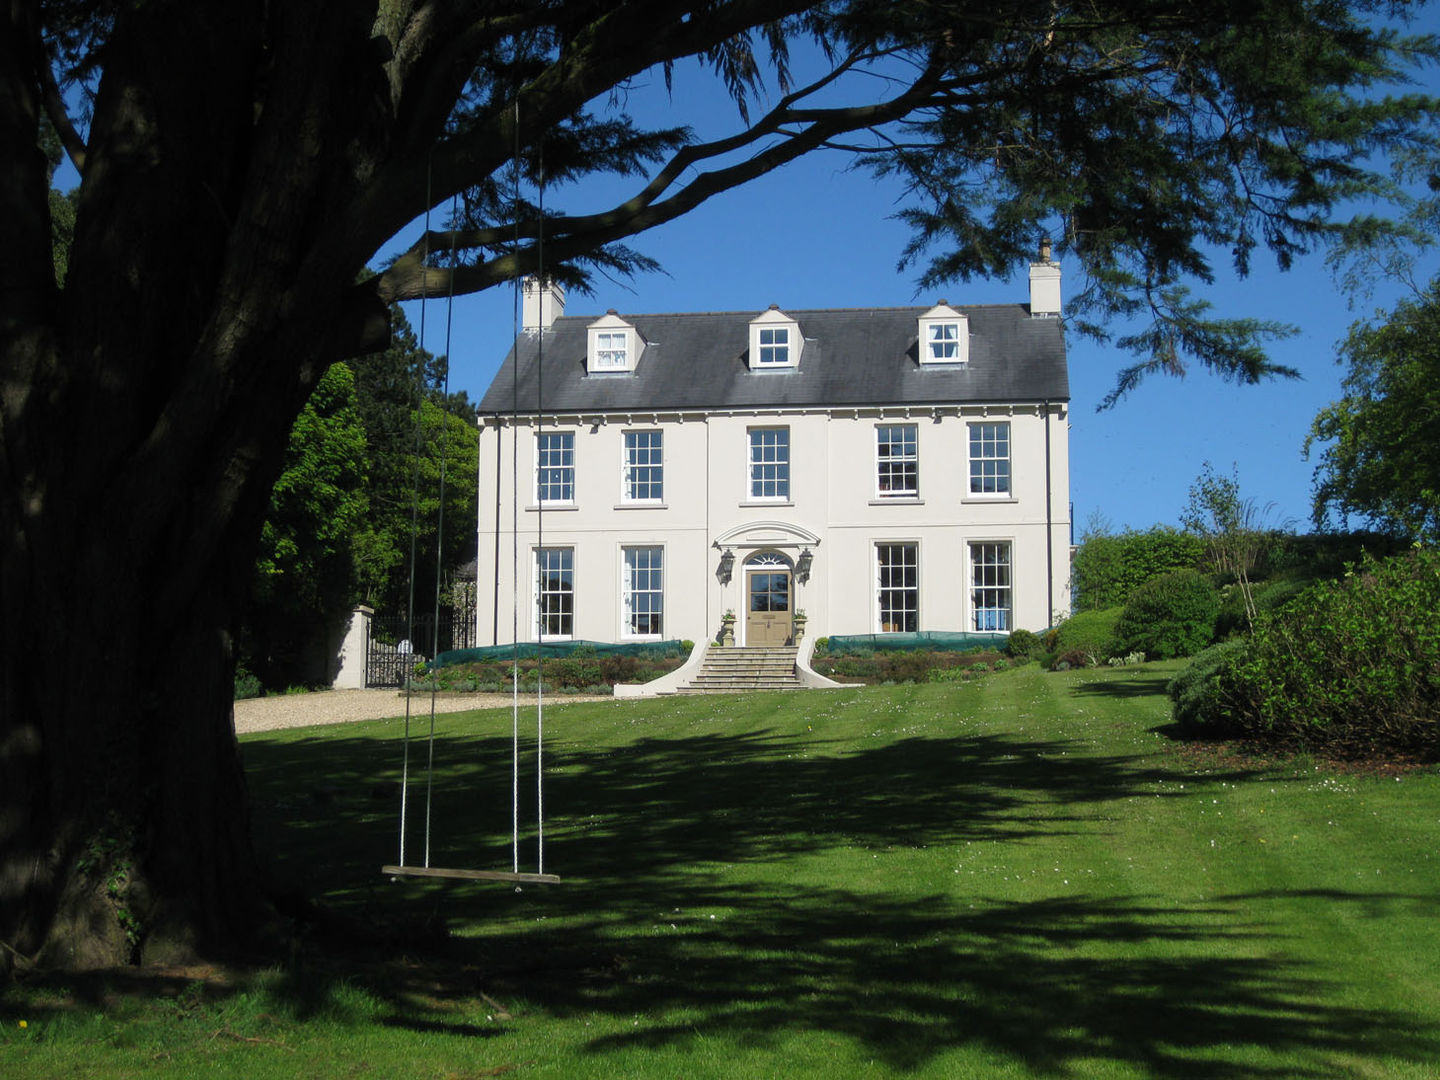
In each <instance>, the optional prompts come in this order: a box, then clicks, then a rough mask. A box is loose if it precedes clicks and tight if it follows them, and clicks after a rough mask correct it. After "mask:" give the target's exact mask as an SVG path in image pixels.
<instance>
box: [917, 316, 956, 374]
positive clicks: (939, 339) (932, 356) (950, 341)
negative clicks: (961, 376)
mask: <svg viewBox="0 0 1440 1080" xmlns="http://www.w3.org/2000/svg"><path fill="white" fill-rule="evenodd" d="M926 329H927V330H929V333H928V334H927V335H926V336H925V345H926V350H925V352H926V356H925V361H926V363H929V364H958V363H959V362H960V324H959V323H958V322H954V321H950V322H933V323H931V324H930V325H929V326H928V327H927V328H926Z"/></svg>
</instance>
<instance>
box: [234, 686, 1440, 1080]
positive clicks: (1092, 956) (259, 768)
mask: <svg viewBox="0 0 1440 1080" xmlns="http://www.w3.org/2000/svg"><path fill="white" fill-rule="evenodd" d="M1163 681H1164V680H1163V678H1161V677H1159V676H1157V677H1155V678H1143V677H1142V678H1138V679H1135V680H1129V679H1124V680H1117V681H1113V682H1108V681H1107V682H1103V683H1098V684H1084V685H1082V686H1079V687H1077V688H1076V692H1077V693H1078V694H1081V695H1084V694H1086V693H1106V694H1119V695H1122V696H1129V695H1131V694H1137V695H1138V694H1140V693H1146V694H1153V693H1155V692H1156V686H1157V684H1162V685H1163ZM1132 683H1133V688H1132ZM1141 687H1143V689H1141ZM506 726H507V727H508V720H507V722H506ZM510 755H511V750H510V741H509V738H508V735H507V736H505V737H489V736H473V735H463V736H461V735H453V736H448V737H445V738H443V739H442V740H441V743H440V748H439V750H438V751H437V757H438V759H439V760H441V761H443V762H445V763H447V764H446V767H445V768H444V770H443V771H442V772H441V773H440V774H439V782H438V783H437V787H436V790H435V793H434V799H433V803H432V807H431V817H432V822H433V832H434V834H435V838H436V839H435V844H434V848H433V850H432V855H431V863H432V865H436V866H446V865H450V866H466V867H481V868H483V867H487V866H488V867H497V866H498V867H502V868H503V867H505V866H507V865H508V860H509V840H508V836H509V822H510V789H509V782H508V781H509V775H510V761H511V756H510ZM552 755H553V756H550V757H547V778H546V784H545V798H546V813H547V819H548V820H549V821H550V823H551V824H550V826H549V828H548V832H547V842H546V853H547V869H551V870H557V871H559V872H561V873H563V874H564V875H566V877H567V880H568V881H569V883H568V884H566V885H562V886H558V887H552V888H548V889H547V888H543V887H541V888H534V887H530V886H527V887H526V889H525V891H523V892H521V891H520V890H514V889H511V888H508V887H506V886H503V885H502V886H472V885H459V886H456V885H442V886H438V887H437V886H434V885H431V884H418V883H415V882H413V881H411V882H405V883H398V884H391V883H387V882H384V881H382V880H381V878H380V875H379V873H378V868H379V866H380V864H381V863H382V862H389V861H393V860H394V858H395V836H394V833H393V830H394V828H395V825H394V822H395V817H396V813H395V802H396V799H397V797H398V796H397V793H396V790H395V784H394V781H395V779H396V776H397V770H396V762H395V757H396V748H395V746H394V745H393V744H386V743H383V742H381V741H379V740H374V739H364V738H348V737H344V736H339V737H336V736H334V735H329V736H327V737H317V738H315V739H304V740H299V741H293V742H275V743H268V742H265V741H263V740H257V741H253V742H250V743H247V746H246V757H247V762H248V763H249V765H250V767H251V774H252V778H253V784H254V789H255V793H256V797H257V803H258V805H259V807H260V812H259V814H258V818H259V835H260V836H261V838H262V841H264V842H265V843H266V844H267V845H268V846H270V847H272V848H273V851H272V853H271V854H272V857H273V860H274V862H275V864H276V866H277V867H278V872H279V874H280V875H281V877H282V878H284V879H287V880H286V881H282V882H281V883H280V884H282V885H286V884H288V885H289V886H291V887H294V886H297V885H304V886H305V887H307V888H308V890H309V891H310V892H312V893H313V894H323V895H324V897H325V901H326V903H327V904H332V905H334V906H335V907H336V908H338V909H339V910H341V911H343V912H345V913H347V914H348V915H350V916H352V917H353V918H354V919H356V920H357V921H361V922H363V923H364V924H365V925H366V926H368V927H370V928H371V929H372V930H373V931H375V932H376V933H377V936H378V938H379V939H380V940H381V941H384V940H386V937H385V935H386V932H387V928H389V930H390V932H391V933H392V937H391V938H390V940H391V941H392V942H393V943H396V946H397V947H396V948H395V949H394V950H393V952H394V953H397V954H398V953H400V952H401V951H402V949H401V948H400V947H398V945H399V943H400V942H405V946H404V950H403V951H404V952H405V953H406V954H407V956H408V957H409V959H408V961H406V962H403V963H402V962H399V961H398V960H394V961H393V962H391V961H386V962H384V963H381V964H378V965H375V964H371V965H369V967H368V973H367V975H366V976H365V979H366V983H367V985H371V986H373V988H374V990H375V992H377V993H379V994H381V995H382V996H383V997H384V998H385V999H386V1000H387V1001H389V1002H390V1003H391V1007H392V1008H393V1009H394V1012H395V1016H396V1017H397V1019H394V1020H392V1021H388V1022H390V1023H394V1024H397V1025H399V1026H403V1027H410V1028H413V1029H415V1030H441V1029H443V1028H445V1026H446V1025H445V1023H444V1022H443V1021H435V1020H433V1019H430V1018H429V1017H427V1016H425V1015H424V1009H423V1008H422V1007H417V1005H416V1002H417V1001H421V1002H425V1001H428V1002H432V1003H433V1002H443V1001H444V1000H446V999H451V998H453V999H455V1000H463V999H466V998H467V997H468V998H473V997H475V996H477V995H478V994H480V993H481V992H482V991H483V992H484V993H486V994H489V995H494V997H496V998H505V997H508V996H518V997H523V998H524V999H525V1000H527V1001H529V1002H531V1003H532V1006H533V1007H534V1008H537V1009H539V1010H541V1011H542V1012H543V1014H545V1015H549V1016H552V1017H557V1018H563V1017H566V1016H582V1015H583V1016H593V1015H605V1016H609V1017H612V1018H614V1019H616V1020H617V1021H618V1020H620V1019H625V1020H628V1019H629V1018H631V1017H636V1016H642V1017H648V1018H650V1020H649V1021H647V1022H646V1023H644V1024H642V1025H641V1026H639V1027H637V1028H636V1029H635V1030H634V1031H633V1032H630V1031H627V1032H626V1033H624V1034H623V1035H605V1036H601V1037H597V1038H595V1039H593V1040H592V1041H590V1042H589V1043H588V1044H586V1049H588V1051H589V1052H592V1053H595V1054H602V1055H603V1054H605V1053H607V1052H609V1051H612V1050H614V1049H616V1048H618V1047H622V1046H640V1047H646V1046H661V1045H671V1044H682V1045H683V1044H688V1043H689V1042H691V1041H692V1040H695V1039H698V1038H705V1037H712V1036H724V1037H727V1038H731V1039H733V1040H735V1041H736V1044H737V1045H751V1046H764V1045H767V1044H769V1045H779V1044H780V1043H781V1042H783V1041H784V1040H785V1039H788V1038H789V1037H791V1036H792V1035H793V1034H794V1033H796V1032H800V1031H823V1032H826V1033H831V1034H836V1035H842V1036H845V1037H847V1038H849V1039H852V1040H854V1041H856V1042H858V1043H860V1044H862V1045H863V1046H864V1048H865V1050H866V1051H867V1052H868V1053H869V1054H870V1055H872V1056H874V1057H875V1058H877V1059H879V1060H882V1061H884V1062H886V1063H888V1065H889V1066H891V1067H892V1068H895V1069H902V1070H903V1069H910V1068H917V1067H920V1066H923V1065H925V1064H926V1063H927V1062H930V1061H932V1060H934V1059H935V1058H936V1057H937V1056H939V1055H942V1054H945V1053H949V1052H952V1051H956V1050H963V1049H969V1048H974V1049H976V1050H978V1051H983V1052H988V1053H998V1054H1002V1055H1008V1056H1011V1057H1013V1058H1014V1059H1016V1060H1019V1061H1023V1062H1025V1063H1026V1064H1027V1065H1028V1067H1029V1068H1030V1069H1031V1070H1032V1071H1034V1072H1035V1073H1037V1074H1050V1073H1053V1074H1057V1075H1058V1074H1065V1073H1075V1072H1077V1071H1079V1072H1083V1071H1084V1070H1085V1068H1086V1067H1087V1065H1086V1063H1091V1062H1095V1061H1097V1060H1110V1061H1114V1062H1119V1063H1124V1064H1126V1065H1129V1066H1131V1067H1134V1068H1137V1069H1140V1070H1142V1071H1143V1072H1144V1073H1145V1074H1146V1075H1149V1076H1154V1077H1161V1078H1176V1080H1183V1078H1190V1077H1220V1078H1225V1077H1261V1076H1286V1077H1298V1076H1316V1077H1320V1076H1333V1075H1342V1074H1344V1070H1343V1068H1342V1067H1341V1065H1340V1064H1335V1065H1334V1066H1331V1065H1329V1064H1326V1059H1327V1058H1328V1059H1329V1060H1330V1061H1333V1062H1337V1063H1342V1062H1349V1063H1350V1064H1352V1065H1353V1063H1354V1062H1355V1061H1356V1060H1357V1059H1369V1058H1373V1059H1375V1060H1376V1061H1377V1062H1379V1063H1381V1064H1383V1059H1386V1058H1389V1059H1395V1060H1402V1061H1411V1062H1425V1061H1429V1060H1433V1059H1434V1058H1435V1057H1436V1056H1440V1029H1437V1027H1436V1025H1435V1024H1434V1023H1433V1022H1431V1021H1430V1020H1428V1019H1421V1018H1419V1017H1416V1016H1409V1015H1402V1014H1400V1013H1397V1012H1394V1011H1387V1010H1384V1009H1366V1008H1359V1007H1353V1006H1350V1005H1346V1004H1343V1003H1341V1002H1340V1000H1339V995H1338V993H1337V991H1336V989H1335V988H1334V987H1333V986H1331V985H1329V984H1328V983H1326V982H1325V981H1324V979H1323V977H1322V975H1321V974H1319V973H1314V972H1310V971H1308V970H1307V969H1306V968H1305V967H1304V966H1303V965H1301V964H1299V963H1297V962H1295V961H1293V960H1287V959H1285V958H1283V957H1278V956H1277V954H1278V953H1280V951H1281V949H1282V948H1283V941H1284V938H1285V937H1286V935H1287V934H1288V932H1289V928H1287V927H1285V926H1283V925H1282V923H1281V922H1280V920H1278V919H1273V920H1272V919H1267V918H1265V917H1264V914H1263V909H1264V905H1265V903H1266V902H1268V900H1269V899H1271V898H1272V897H1271V896H1270V895H1269V894H1254V895H1250V896H1235V897H1230V898H1222V899H1218V900H1214V901H1211V902H1209V903H1207V904H1199V905H1188V906H1187V905H1177V904H1176V903H1175V902H1173V901H1172V900H1169V899H1161V898H1146V897H1124V898H1114V897H1086V896H1080V897H1074V898H1066V899H1051V900H1043V901H1035V902H1028V903H1020V902H1014V901H1011V900H1001V899H990V898H985V897H979V896H971V895H959V894H958V890H956V889H954V888H952V887H951V883H950V882H949V881H948V880H942V881H939V882H935V883H934V887H933V890H932V889H931V888H930V887H928V886H926V885H923V884H922V885H918V886H917V885H916V883H915V882H914V881H913V880H912V881H907V882H906V884H905V886H904V887H903V888H895V889H888V888H886V886H885V885H884V884H883V882H880V881H876V878H877V877H883V876H884V873H885V871H883V870H881V869H878V867H880V866H883V865H885V864H882V863H877V864H876V866H877V869H875V870H874V872H873V874H872V876H870V877H868V878H863V879H862V878H860V877H859V875H858V874H857V873H856V864H857V862H858V861H859V860H861V859H864V858H865V856H866V855H868V854H872V853H873V854H875V855H877V856H882V857H884V858H886V859H895V860H901V859H902V857H903V853H904V852H906V851H909V850H911V849H915V848H920V847H927V846H935V845H943V844H949V845H953V844H957V843H961V844H963V843H964V842H965V841H971V842H980V841H1001V840H1003V841H1006V842H1011V843H1021V842H1027V841H1035V840H1039V839H1042V838H1045V837H1047V836H1054V835H1056V834H1059V833H1062V832H1065V831H1067V830H1072V829H1077V828H1081V827H1093V822H1087V824H1086V825H1085V826H1082V825H1081V824H1080V823H1079V814H1080V811H1081V809H1082V808H1083V807H1084V806H1085V805H1086V804H1093V803H1097V802H1103V801H1107V800H1116V799H1123V798H1126V797H1129V796H1132V795H1136V794H1145V795H1146V796H1147V797H1154V794H1155V787H1156V782H1157V781H1166V782H1167V784H1168V783H1169V782H1170V781H1182V780H1183V781H1186V782H1189V783H1190V784H1191V785H1192V786H1193V785H1195V784H1196V783H1197V782H1203V783H1220V782H1226V781H1234V780H1237V779H1239V778H1240V776H1241V775H1243V774H1234V775H1230V774H1224V775H1221V774H1214V775H1209V776H1207V777H1206V778H1205V779H1204V780H1203V781H1197V780H1196V778H1194V777H1193V776H1184V775H1181V774H1180V773H1178V772H1171V771H1169V770H1167V769H1165V768H1163V767H1160V766H1155V765H1154V764H1152V763H1148V762H1146V761H1145V760H1144V759H1133V758H1123V757H1104V756H1097V755H1095V754H1094V753H1093V751H1087V750H1082V749H1080V748H1078V747H1077V745H1076V744H1073V743H1071V742H1069V741H1066V740H1062V739H1056V740H1043V739H1033V738H1023V737H1019V736H1008V735H1003V734H993V733H992V734H983V735H957V736H954V737H923V738H908V739H900V740H899V741H888V742H887V741H885V740H883V739H881V738H878V737H877V739H876V741H875V743H874V744H873V745H867V740H866V739H864V738H861V739H857V740H848V741H845V742H843V743H840V742H831V741H829V740H827V739H826V738H824V737H822V736H820V735H810V734H808V733H807V734H806V735H796V734H781V733H780V732H778V731H777V730H775V729H763V730H750V731H741V732H721V733H717V732H713V731H710V732H699V733H696V734H693V735H686V736H677V737H668V738H665V737H642V738H638V739H635V740H634V741H630V742H621V743H620V744H619V745H615V746H600V747H596V746H591V745H588V744H587V743H586V742H585V741H584V740H583V739H578V738H572V739H571V740H570V741H568V742H560V743H557V744H555V745H554V748H553V750H552ZM1137 760H1139V761H1140V762H1141V763H1140V764H1137ZM457 763H459V764H457ZM552 769H553V772H552V771H551V770H552ZM317 770H319V771H320V772H321V774H322V776H323V780H322V781H316V780H314V779H311V778H313V777H314V776H315V774H316V771H317ZM524 771H525V773H526V776H525V777H523V778H522V790H530V789H531V785H533V772H532V771H530V769H529V766H528V765H527V767H526V769H525V770H524ZM497 780H498V783H497ZM1176 786H1177V787H1178V784H1177V785H1176ZM423 815H424V794H423V789H421V790H418V791H415V792H412V799H411V802H410V806H409V816H410V820H411V826H412V833H411V836H410V838H409V841H408V843H409V847H410V851H411V853H412V854H411V856H410V859H409V861H411V862H412V863H413V862H418V861H420V858H421V855H420V852H422V851H423V837H422V831H421V824H420V823H421V822H423ZM827 853H831V855H830V856H829V857H831V858H834V859H835V860H837V861H836V863H835V864H834V866H835V873H834V875H833V876H834V877H835V878H836V879H840V880H843V882H844V883H845V885H846V886H848V887H839V886H838V885H831V884H820V883H817V881H818V882H823V881H824V880H825V872H826V867H827V865H828V864H827V863H826V862H825V861H824V860H825V859H826V858H827ZM801 864H803V865H804V866H805V870H804V872H803V873H802V872H798V871H795V870H794V867H796V866H798V865H801ZM895 864H896V865H898V861H897V862H896V863H895ZM860 865H861V866H863V865H865V864H864V863H860ZM927 865H928V866H929V867H930V869H929V870H928V871H927V872H930V873H933V872H934V864H933V863H929V864H927ZM895 872H900V871H895ZM860 880H863V881H864V885H863V887H861V886H857V885H856V882H857V881H860ZM917 889H918V893H919V894H918V895H917ZM1276 895H1280V894H1276ZM1284 895H1290V894H1284ZM1312 899H1313V900H1314V901H1315V902H1316V903H1335V904H1342V903H1343V904H1351V903H1354V904H1360V905H1364V906H1366V908H1367V910H1373V911H1383V910H1385V909H1387V907H1392V906H1395V905H1404V906H1406V907H1407V908H1409V907H1411V906H1412V905H1415V904H1422V905H1429V906H1430V908H1431V909H1432V910H1435V911H1436V913H1437V914H1440V904H1437V902H1436V901H1435V900H1434V899H1432V898H1421V897H1415V896H1401V895H1395V894H1379V893H1343V892H1335V893H1328V894H1319V893H1317V894H1315V895H1314V896H1313V897H1312ZM441 925H448V926H449V927H451V928H452V929H453V930H454V936H452V937H450V938H449V939H448V940H446V941H445V943H444V945H443V948H432V949H424V948H422V949H419V950H416V949H415V948H414V947H413V944H414V943H413V940H411V939H409V938H407V936H406V935H408V934H410V933H413V932H414V930H415V928H425V927H429V928H432V929H433V928H435V927H438V926H441ZM417 957H420V958H421V959H418V960H417V959H416V958H417ZM353 973H354V969H353V967H351V968H347V969H346V970H345V971H341V972H337V977H344V976H348V975H352V974H353ZM486 1000H487V1001H489V1000H491V999H490V998H486ZM417 1025H418V1026H417ZM436 1025H438V1026H436ZM463 1034H466V1035H471V1034H478V1032H475V1031H470V1030H467V1031H465V1032H463ZM1297 1061H1299V1062H1308V1063H1309V1064H1308V1065H1297ZM1377 1067H1379V1066H1378V1065H1377Z"/></svg>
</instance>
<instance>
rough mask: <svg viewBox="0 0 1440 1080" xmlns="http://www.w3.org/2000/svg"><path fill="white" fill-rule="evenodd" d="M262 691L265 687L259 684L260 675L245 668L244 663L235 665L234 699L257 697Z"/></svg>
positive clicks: (263, 691)
mask: <svg viewBox="0 0 1440 1080" xmlns="http://www.w3.org/2000/svg"><path fill="white" fill-rule="evenodd" d="M264 693H265V688H264V687H263V686H261V685H260V676H258V675H255V674H253V673H252V672H250V671H248V670H246V668H245V665H244V664H237V665H236V666H235V700H236V701H243V700H245V699H246V698H257V697H260V696H262V695H263V694H264Z"/></svg>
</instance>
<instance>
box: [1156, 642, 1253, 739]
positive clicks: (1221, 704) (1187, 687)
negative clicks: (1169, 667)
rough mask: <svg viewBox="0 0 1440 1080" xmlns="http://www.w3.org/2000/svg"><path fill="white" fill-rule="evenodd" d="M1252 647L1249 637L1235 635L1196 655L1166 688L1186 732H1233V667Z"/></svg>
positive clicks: (1189, 733)
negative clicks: (1231, 638) (1229, 639)
mask: <svg viewBox="0 0 1440 1080" xmlns="http://www.w3.org/2000/svg"><path fill="white" fill-rule="evenodd" d="M1249 650H1250V639H1249V638H1248V637H1245V638H1235V639H1233V640H1231V641H1222V642H1221V643H1220V644H1219V645H1212V646H1210V648H1208V649H1204V650H1202V651H1201V652H1199V653H1196V654H1195V658H1194V659H1193V660H1191V661H1190V666H1189V667H1187V668H1185V669H1184V670H1183V671H1181V672H1180V673H1179V674H1178V675H1176V676H1175V677H1174V678H1173V679H1171V680H1170V685H1169V686H1168V687H1166V692H1167V693H1169V695H1170V700H1171V702H1173V706H1172V708H1173V715H1174V717H1175V722H1176V723H1177V724H1179V725H1180V728H1181V730H1183V731H1184V732H1185V733H1186V734H1187V735H1211V736H1222V735H1234V734H1237V733H1238V732H1239V731H1240V730H1241V727H1240V725H1239V723H1238V722H1237V716H1236V709H1235V705H1236V702H1235V701H1234V699H1233V696H1232V695H1233V690H1234V674H1233V671H1234V668H1235V665H1236V664H1237V663H1238V662H1239V661H1241V660H1243V659H1244V658H1245V656H1246V654H1247V653H1248V652H1249Z"/></svg>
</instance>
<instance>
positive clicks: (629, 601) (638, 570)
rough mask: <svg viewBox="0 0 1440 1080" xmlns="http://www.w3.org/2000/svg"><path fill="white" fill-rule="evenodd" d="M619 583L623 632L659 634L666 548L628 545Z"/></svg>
mask: <svg viewBox="0 0 1440 1080" xmlns="http://www.w3.org/2000/svg"><path fill="white" fill-rule="evenodd" d="M624 551H625V560H624V568H623V571H622V575H621V576H622V581H621V585H620V599H621V602H622V604H623V606H624V609H625V633H626V634H628V635H630V636H633V637H660V636H661V634H662V633H663V629H664V615H665V549H664V548H661V547H627V548H625V549H624Z"/></svg>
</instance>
